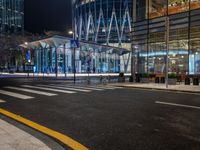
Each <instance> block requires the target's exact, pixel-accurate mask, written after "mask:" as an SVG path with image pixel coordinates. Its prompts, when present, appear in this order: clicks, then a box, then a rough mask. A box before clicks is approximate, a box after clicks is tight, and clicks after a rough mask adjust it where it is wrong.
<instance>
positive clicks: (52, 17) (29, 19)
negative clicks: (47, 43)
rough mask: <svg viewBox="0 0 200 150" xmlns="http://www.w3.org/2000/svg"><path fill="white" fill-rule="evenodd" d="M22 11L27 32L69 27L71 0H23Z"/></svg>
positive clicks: (61, 29) (58, 29)
mask: <svg viewBox="0 0 200 150" xmlns="http://www.w3.org/2000/svg"><path fill="white" fill-rule="evenodd" d="M24 13H25V30H26V31H28V32H31V33H42V32H43V31H44V30H46V31H48V30H55V31H65V30H66V29H67V28H69V29H67V30H70V29H71V0H25V11H24ZM67 30H66V31H67Z"/></svg>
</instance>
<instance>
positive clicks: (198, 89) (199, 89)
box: [109, 83, 200, 94]
mask: <svg viewBox="0 0 200 150" xmlns="http://www.w3.org/2000/svg"><path fill="white" fill-rule="evenodd" d="M109 85H112V86H118V87H127V88H140V89H156V90H165V91H166V90H167V91H177V92H189V93H199V94H200V86H193V85H184V84H183V83H181V84H177V85H169V86H168V88H166V85H165V84H155V83H115V84H109Z"/></svg>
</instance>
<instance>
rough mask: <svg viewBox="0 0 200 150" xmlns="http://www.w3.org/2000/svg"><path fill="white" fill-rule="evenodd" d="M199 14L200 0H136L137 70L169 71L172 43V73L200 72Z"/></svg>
mask: <svg viewBox="0 0 200 150" xmlns="http://www.w3.org/2000/svg"><path fill="white" fill-rule="evenodd" d="M199 16H200V0H168V1H166V0H134V1H133V32H132V43H133V48H134V50H135V52H136V55H137V63H136V66H135V67H136V68H137V69H136V70H137V72H138V73H153V74H165V70H166V60H167V44H168V46H169V57H168V61H169V70H168V72H169V73H176V74H180V75H185V74H191V75H193V74H194V75H197V74H200V17H199ZM166 17H167V18H169V24H168V23H167V21H166ZM168 27H169V42H168V43H167V42H166V39H167V38H166V29H167V28H168Z"/></svg>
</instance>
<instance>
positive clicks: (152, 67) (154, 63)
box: [148, 42, 166, 74]
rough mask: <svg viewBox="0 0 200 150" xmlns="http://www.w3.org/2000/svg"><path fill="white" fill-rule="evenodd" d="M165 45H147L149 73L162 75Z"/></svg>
mask: <svg viewBox="0 0 200 150" xmlns="http://www.w3.org/2000/svg"><path fill="white" fill-rule="evenodd" d="M165 55H166V50H165V43H162V42H161V43H159V42H158V43H151V44H150V45H149V53H148V58H149V66H148V67H149V68H148V69H149V73H152V74H154V73H155V74H164V72H165Z"/></svg>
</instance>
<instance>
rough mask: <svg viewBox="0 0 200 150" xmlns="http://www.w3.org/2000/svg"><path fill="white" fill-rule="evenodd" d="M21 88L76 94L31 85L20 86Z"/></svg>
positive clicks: (69, 92)
mask: <svg viewBox="0 0 200 150" xmlns="http://www.w3.org/2000/svg"><path fill="white" fill-rule="evenodd" d="M21 86H22V87H26V88H34V89H40V90H47V91H54V92H59V93H67V94H73V93H76V92H74V91H66V90H58V89H52V88H45V87H39V86H31V85H21Z"/></svg>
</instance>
